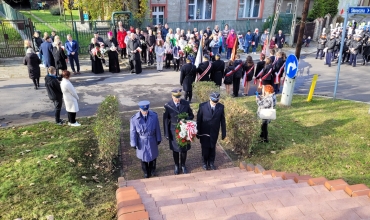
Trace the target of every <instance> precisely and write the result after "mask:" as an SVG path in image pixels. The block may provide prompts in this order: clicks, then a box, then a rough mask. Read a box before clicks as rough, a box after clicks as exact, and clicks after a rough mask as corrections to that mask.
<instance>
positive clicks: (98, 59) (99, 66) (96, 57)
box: [90, 43, 104, 74]
mask: <svg viewBox="0 0 370 220" xmlns="http://www.w3.org/2000/svg"><path fill="white" fill-rule="evenodd" d="M90 47H91V45H90ZM90 56H91V59H92V60H91V66H92V72H93V73H95V74H99V73H104V68H103V60H104V59H103V57H104V56H103V54H102V52H101V50H100V44H99V43H95V47H94V48H93V49H91V50H90Z"/></svg>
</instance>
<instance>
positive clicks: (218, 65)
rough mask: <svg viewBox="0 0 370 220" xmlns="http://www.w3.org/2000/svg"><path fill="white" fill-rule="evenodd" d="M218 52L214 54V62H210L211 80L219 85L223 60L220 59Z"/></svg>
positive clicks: (223, 70)
mask: <svg viewBox="0 0 370 220" xmlns="http://www.w3.org/2000/svg"><path fill="white" fill-rule="evenodd" d="M220 57H221V56H220V54H216V55H215V59H216V60H215V62H213V63H212V72H211V77H210V78H211V80H212V81H213V82H214V83H215V84H216V85H217V86H221V84H222V77H223V75H224V72H225V62H224V61H223V60H221V59H220Z"/></svg>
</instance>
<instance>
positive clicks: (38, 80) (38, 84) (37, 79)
mask: <svg viewBox="0 0 370 220" xmlns="http://www.w3.org/2000/svg"><path fill="white" fill-rule="evenodd" d="M36 83H37V87H40V77H37V78H36Z"/></svg>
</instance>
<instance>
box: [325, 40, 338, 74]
mask: <svg viewBox="0 0 370 220" xmlns="http://www.w3.org/2000/svg"><path fill="white" fill-rule="evenodd" d="M335 44H336V41H335V38H334V35H333V34H332V35H331V36H330V39H329V41H328V43H327V46H326V48H327V50H326V60H325V65H328V66H329V67H331V57H332V56H333V51H334V46H335Z"/></svg>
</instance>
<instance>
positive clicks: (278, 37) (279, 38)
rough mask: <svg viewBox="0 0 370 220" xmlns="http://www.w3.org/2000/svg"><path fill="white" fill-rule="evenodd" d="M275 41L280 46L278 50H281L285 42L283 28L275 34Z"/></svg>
mask: <svg viewBox="0 0 370 220" xmlns="http://www.w3.org/2000/svg"><path fill="white" fill-rule="evenodd" d="M275 42H276V43H275V44H276V45H277V47H278V51H281V50H282V48H283V47H284V43H285V35H284V34H283V31H282V30H279V31H278V34H277V35H276V36H275Z"/></svg>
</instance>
